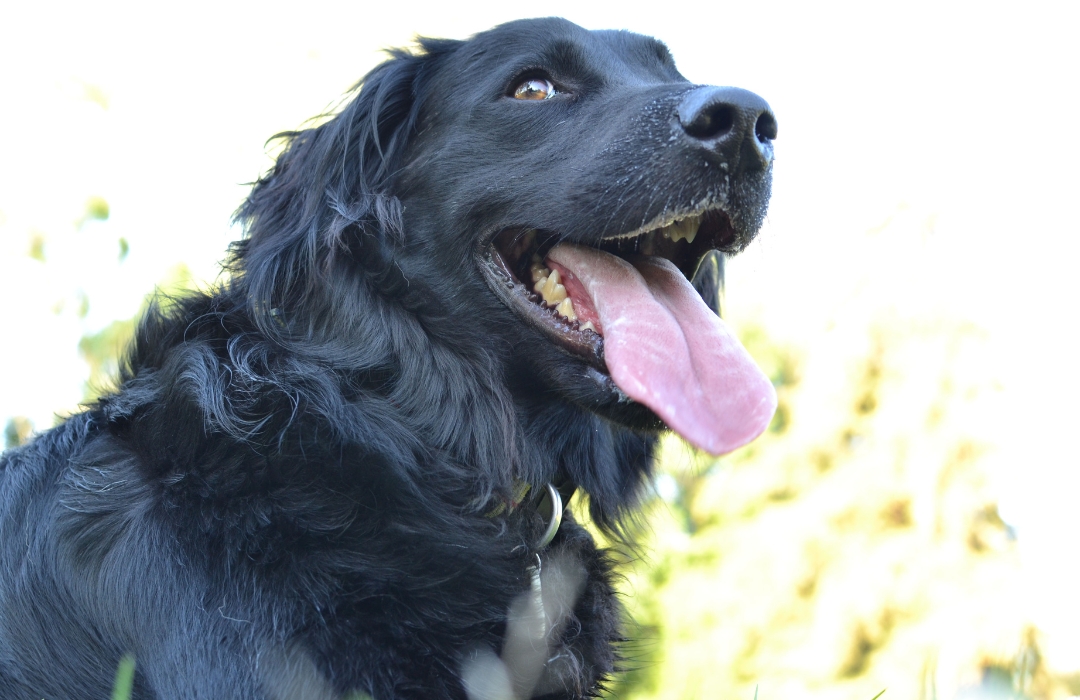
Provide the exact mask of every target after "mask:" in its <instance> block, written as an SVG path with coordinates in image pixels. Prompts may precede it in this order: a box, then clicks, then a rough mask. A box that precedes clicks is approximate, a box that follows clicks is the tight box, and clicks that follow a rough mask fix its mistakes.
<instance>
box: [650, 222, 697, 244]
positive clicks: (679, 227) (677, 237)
mask: <svg viewBox="0 0 1080 700" xmlns="http://www.w3.org/2000/svg"><path fill="white" fill-rule="evenodd" d="M700 224H701V218H700V217H697V216H691V217H688V218H686V219H682V220H680V221H675V222H673V223H670V224H668V225H667V226H665V227H664V228H662V229H660V233H662V234H664V238H668V239H671V240H672V241H675V242H678V241H682V240H685V241H686V242H687V243H693V242H694V239H695V238H697V232H698V226H699V225H700Z"/></svg>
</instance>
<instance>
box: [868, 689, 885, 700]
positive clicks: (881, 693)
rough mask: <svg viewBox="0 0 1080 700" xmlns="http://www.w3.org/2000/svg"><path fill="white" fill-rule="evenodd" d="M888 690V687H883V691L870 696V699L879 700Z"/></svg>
mask: <svg viewBox="0 0 1080 700" xmlns="http://www.w3.org/2000/svg"><path fill="white" fill-rule="evenodd" d="M886 690H888V688H882V689H881V692H880V693H878V694H877V695H875V696H874V697H872V698H870V700H877V699H878V698H880V697H881V696H882V695H884V694H885V691H886Z"/></svg>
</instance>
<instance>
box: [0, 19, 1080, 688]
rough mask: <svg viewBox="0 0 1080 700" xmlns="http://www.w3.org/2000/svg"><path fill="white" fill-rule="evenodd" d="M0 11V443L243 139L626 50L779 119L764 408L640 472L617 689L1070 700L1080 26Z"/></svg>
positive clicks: (166, 256) (1079, 627)
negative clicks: (574, 38) (401, 53)
mask: <svg viewBox="0 0 1080 700" xmlns="http://www.w3.org/2000/svg"><path fill="white" fill-rule="evenodd" d="M13 5H14V4H13V3H9V4H7V5H5V7H4V8H3V9H0V134H2V135H3V139H4V145H3V149H2V151H0V293H2V298H3V300H4V306H3V308H4V311H5V314H4V323H3V324H2V325H0V328H2V332H3V342H2V343H0V362H2V363H3V369H4V371H3V380H2V383H0V423H2V424H3V425H5V426H6V438H7V441H8V443H9V444H14V443H16V442H18V441H19V440H22V439H25V437H26V435H27V434H29V432H30V431H32V430H34V429H38V430H40V429H44V428H47V427H48V426H49V425H51V424H52V423H53V422H54V415H56V414H60V415H63V414H65V413H68V412H71V411H75V410H78V404H79V402H80V401H83V400H85V399H86V398H87V397H89V396H92V395H93V393H94V391H96V388H95V386H88V382H91V376H92V373H93V380H92V384H94V385H96V386H102V385H106V384H107V380H106V379H105V377H106V376H107V375H108V374H109V372H111V371H112V370H113V369H114V367H115V364H114V363H113V361H112V360H111V358H112V357H113V356H114V354H115V352H116V348H117V344H118V343H121V342H122V341H123V339H124V338H125V337H126V333H127V332H129V330H128V329H129V328H130V319H131V317H132V316H133V315H134V314H135V313H136V312H137V311H138V308H139V306H140V304H141V303H142V302H143V299H144V298H145V295H146V294H147V293H148V292H150V291H151V290H152V289H153V288H154V287H155V285H164V286H166V287H173V286H184V285H191V284H198V283H205V282H207V281H212V280H213V279H214V278H215V277H216V275H217V270H216V263H217V261H220V260H221V259H222V257H223V253H224V250H225V246H226V244H227V242H228V241H229V240H231V239H232V238H234V237H236V236H237V235H238V231H236V230H234V229H233V228H231V227H230V224H229V217H230V215H231V213H232V211H233V210H234V209H235V208H236V207H237V205H238V204H239V202H240V201H241V199H242V198H243V196H244V194H245V191H246V188H245V186H244V185H243V184H242V183H245V182H251V181H252V180H254V179H255V178H256V177H257V176H258V175H259V173H260V172H261V171H263V170H264V169H266V168H267V167H268V166H269V164H270V162H271V161H270V156H269V155H267V153H266V151H265V150H264V143H265V141H266V139H267V138H268V137H269V136H270V135H272V134H274V133H276V132H278V131H282V130H285V129H291V128H295V127H297V126H300V125H301V124H302V123H303V122H304V121H305V120H306V119H308V118H310V117H312V116H315V115H316V114H319V113H321V112H323V111H325V110H326V109H327V108H328V107H331V106H332V105H333V104H335V103H336V101H337V99H338V98H339V96H340V95H341V94H342V93H344V92H345V91H346V90H347V89H348V88H349V87H350V86H351V85H352V84H353V83H355V82H356V80H357V79H358V78H360V77H361V76H362V75H363V74H364V73H365V72H366V71H367V70H368V69H369V68H371V67H372V66H373V65H374V64H375V63H376V62H378V61H379V60H380V53H379V50H380V49H381V48H384V47H389V46H399V45H406V44H409V43H410V42H411V41H412V38H413V37H414V36H415V35H416V34H422V35H430V36H450V37H459V38H464V37H467V36H468V35H470V34H472V33H474V32H476V31H480V30H483V29H486V28H488V27H490V26H492V25H494V24H497V23H499V22H502V21H505V20H508V19H513V18H518V17H523V16H534V15H548V14H553V15H562V16H565V17H567V18H569V19H571V20H573V21H575V22H577V23H579V24H581V25H583V26H585V27H588V28H626V29H631V30H634V31H637V32H641V33H646V34H651V35H654V36H657V37H658V38H660V39H662V40H664V41H665V42H666V43H667V44H668V45H669V47H670V48H671V50H672V53H673V54H674V55H675V58H676V60H677V62H678V64H679V67H680V69H681V70H682V72H683V74H684V75H686V76H687V77H688V78H690V79H691V80H693V81H695V82H701V83H714V84H721V85H729V84H730V85H738V86H741V87H746V88H749V89H751V90H754V91H755V92H758V93H759V94H761V95H762V96H764V97H765V98H766V99H767V100H769V101H770V103H771V104H772V106H773V108H774V109H775V111H776V113H777V116H778V120H779V124H780V130H779V139H778V140H777V153H778V159H777V163H776V174H775V188H774V195H773V205H772V208H771V211H770V216H769V219H768V222H767V224H766V226H765V229H764V230H763V232H762V234H761V236H760V238H759V240H758V242H756V243H755V244H754V245H753V246H752V247H751V248H750V249H749V250H748V251H747V252H746V253H744V254H743V255H742V256H740V257H739V258H737V259H735V260H733V261H731V263H730V264H729V276H728V298H727V301H728V304H727V308H728V314H729V316H730V318H731V319H732V321H733V323H734V324H735V325H736V327H737V328H738V329H739V331H740V333H741V335H742V337H743V338H744V340H745V342H746V343H747V345H748V346H749V347H750V349H751V351H752V352H753V353H754V354H755V355H756V356H757V357H758V358H759V360H760V361H761V363H762V364H763V365H764V366H765V367H766V369H767V370H768V371H769V372H770V374H771V375H772V376H773V378H774V381H776V382H777V384H778V387H779V393H780V396H781V412H780V418H778V420H777V422H776V423H774V426H773V429H772V430H771V431H770V432H769V433H768V434H767V435H766V436H764V437H763V438H762V439H761V440H759V441H758V442H757V443H755V444H754V445H752V446H751V447H749V448H747V449H745V450H743V451H742V452H740V453H738V454H735V455H731V456H729V457H726V458H723V459H721V460H718V461H716V460H710V459H705V458H702V457H701V456H698V455H694V454H691V452H690V451H689V450H688V449H687V448H686V447H685V446H684V445H682V444H681V443H678V442H677V441H674V440H671V441H669V442H668V443H666V445H665V460H664V468H663V470H662V473H661V474H660V476H659V477H658V479H657V483H656V491H657V496H656V498H655V499H654V501H653V504H652V505H651V507H650V518H649V523H650V526H649V528H648V530H647V531H646V532H645V533H644V534H643V537H644V539H645V541H646V542H647V547H646V551H645V553H644V555H643V557H642V558H641V559H639V560H638V561H635V562H631V563H629V564H628V569H627V580H626V588H627V592H628V593H629V596H628V598H627V601H628V604H629V606H630V607H631V609H632V610H633V613H634V615H635V620H636V622H635V623H634V636H635V637H637V638H638V640H639V641H638V642H637V643H635V644H634V645H633V646H632V647H630V648H629V649H628V655H629V657H630V663H631V665H632V666H633V667H634V669H635V670H634V671H633V672H632V673H631V674H630V675H629V676H627V678H626V679H625V680H624V681H623V682H622V683H620V684H619V685H618V686H617V687H616V689H615V693H616V694H617V695H618V697H623V698H633V699H641V700H644V699H645V698H680V699H685V698H744V699H746V700H749V699H750V698H752V697H754V693H755V688H756V689H757V692H758V697H760V698H761V699H762V700H772V699H777V698H814V699H818V698H820V699H822V700H824V699H831V698H837V699H840V698H852V699H853V700H870V699H871V698H873V697H874V696H875V695H876V694H877V693H878V692H879V691H881V690H882V689H885V690H886V692H885V694H884V695H883V696H882V698H884V699H885V700H888V699H889V698H905V699H907V698H919V699H922V700H930V699H931V698H941V699H942V700H945V699H952V698H987V699H989V698H1007V697H1016V698H1032V699H1034V698H1039V699H1042V698H1066V697H1072V696H1080V604H1078V602H1077V590H1078V589H1080V573H1078V572H1080V564H1078V562H1077V554H1076V552H1077V544H1076V542H1077V535H1078V534H1080V517H1078V513H1080V509H1078V507H1077V505H1078V486H1080V477H1078V476H1077V467H1078V466H1080V460H1078V458H1077V452H1076V450H1075V449H1074V448H1073V442H1074V437H1073V435H1074V434H1073V433H1072V432H1071V431H1072V430H1073V429H1074V426H1075V425H1076V424H1077V418H1078V417H1080V416H1078V413H1080V411H1078V410H1077V408H1076V397H1077V388H1078V385H1080V381H1078V379H1077V372H1076V369H1075V359H1074V358H1075V356H1076V350H1075V347H1076V345H1075V336H1076V334H1075V333H1074V331H1073V327H1072V326H1073V323H1074V320H1075V318H1076V313H1075V312H1072V311H1070V310H1069V309H1070V308H1071V307H1072V303H1074V302H1070V301H1069V299H1073V300H1075V299H1076V297H1077V295H1076V292H1075V291H1074V284H1075V274H1074V273H1073V268H1074V266H1075V264H1076V259H1077V252H1078V250H1080V244H1078V240H1080V236H1078V234H1080V224H1078V223H1077V221H1078V217H1077V216H1076V215H1075V214H1074V212H1073V209H1074V208H1075V207H1076V201H1077V198H1078V194H1077V193H1078V192H1080V175H1078V174H1077V173H1078V166H1077V161H1078V158H1080V136H1078V134H1077V128H1076V124H1077V123H1080V97H1078V90H1077V85H1078V78H1077V70H1078V68H1080V41H1078V39H1077V34H1078V32H1080V5H1077V3H1075V2H1064V1H1063V2H1058V3H1038V2H1036V3H1025V4H1024V5H1023V6H1022V7H1021V5H1020V4H1000V3H989V2H981V3H959V2H956V3H953V2H938V3H923V2H902V3H900V2H892V3H837V2H833V3H815V2H786V3H785V2H780V3H767V4H764V3H752V2H743V3H734V2H730V3H708V4H705V3H700V4H688V3H667V4H664V3H650V4H644V3H643V4H640V5H630V4H624V5H614V4H600V3H590V2H584V1H582V0H577V1H575V2H548V3H544V4H542V5H529V6H524V5H521V4H511V3H481V2H476V3H457V4H435V3H424V2H420V3H416V2H413V3H380V4H376V3H374V2H352V3H331V2H307V3H301V4H287V5H286V4H275V3H272V2H262V3H253V2H252V3H229V4H220V5H219V4H216V3H204V2H192V3H185V4H173V5H169V6H165V5H151V4H146V3H127V4H125V3H120V2H111V3H69V4H65V3H39V4H30V3H23V4H21V5H20V6H18V7H14V6H13ZM1070 319H1073V320H1070Z"/></svg>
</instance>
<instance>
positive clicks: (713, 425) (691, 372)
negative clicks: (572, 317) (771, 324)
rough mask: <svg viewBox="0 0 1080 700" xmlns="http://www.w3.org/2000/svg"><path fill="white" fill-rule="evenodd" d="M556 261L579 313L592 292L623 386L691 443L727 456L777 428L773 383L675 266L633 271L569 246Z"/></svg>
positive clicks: (637, 264) (652, 263)
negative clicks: (772, 424)
mask: <svg viewBox="0 0 1080 700" xmlns="http://www.w3.org/2000/svg"><path fill="white" fill-rule="evenodd" d="M548 260H549V261H550V262H553V263H555V266H558V267H559V268H561V270H560V274H562V276H563V278H564V284H565V286H566V289H567V291H568V292H570V297H571V299H573V301H574V303H575V305H576V304H578V299H576V298H574V297H575V296H577V295H580V294H581V293H582V292H584V293H585V294H587V295H588V297H589V298H590V299H591V302H592V306H593V307H594V308H595V309H596V312H597V314H598V315H599V317H600V325H601V330H602V332H603V335H604V357H605V359H606V361H607V366H608V372H610V374H611V378H612V380H614V382H615V384H616V385H618V387H619V388H620V389H622V390H623V391H625V392H626V393H627V395H628V396H630V398H632V399H634V400H635V401H638V402H639V403H643V404H645V405H646V406H648V407H649V408H651V409H652V410H653V412H654V413H656V415H658V416H660V418H661V419H663V421H664V422H665V423H667V425H668V426H669V427H670V428H671V429H672V430H674V431H675V432H677V433H678V434H679V435H682V436H683V437H684V438H685V439H686V440H687V441H688V442H690V443H691V444H693V445H694V446H696V447H699V448H701V449H703V450H705V451H706V452H710V453H712V454H724V453H726V452H731V451H732V450H734V449H736V448H738V447H741V446H743V445H745V444H746V443H748V442H750V441H751V440H753V439H754V438H756V437H757V436H758V435H760V434H761V432H762V431H763V430H765V428H766V427H767V426H768V425H769V421H770V420H771V419H772V415H773V412H774V411H775V410H776V390H775V389H773V385H772V383H771V382H770V381H769V378H768V377H766V376H765V374H764V373H763V372H762V371H761V369H759V368H758V366H757V365H756V364H755V363H754V360H753V359H752V358H751V357H750V354H749V353H748V352H746V348H744V347H743V346H742V344H741V343H739V341H738V340H737V339H736V338H735V335H734V334H733V333H732V332H731V330H730V329H729V328H728V327H727V325H726V324H725V323H724V322H723V321H721V320H720V319H719V318H718V317H717V316H716V314H714V313H713V312H712V311H711V310H710V309H709V307H707V306H706V305H705V302H703V301H702V300H701V297H700V296H699V295H698V293H697V291H696V290H695V289H694V287H693V286H692V285H691V284H690V283H689V282H688V281H687V280H686V278H685V277H683V275H682V273H681V272H679V270H678V268H676V267H675V265H673V264H672V263H671V262H669V261H667V260H665V259H663V258H656V257H645V256H642V257H640V258H638V259H637V260H635V261H634V263H633V264H631V263H629V262H627V261H626V260H623V259H622V258H618V257H615V256H614V255H610V254H608V253H604V252H602V251H599V250H595V249H593V248H585V247H583V246H579V245H572V244H567V243H563V244H560V245H558V246H556V247H554V248H552V249H551V252H550V253H548ZM549 266H550V265H549ZM564 273H565V274H564ZM575 292H576V293H577V294H575ZM579 298H580V296H579Z"/></svg>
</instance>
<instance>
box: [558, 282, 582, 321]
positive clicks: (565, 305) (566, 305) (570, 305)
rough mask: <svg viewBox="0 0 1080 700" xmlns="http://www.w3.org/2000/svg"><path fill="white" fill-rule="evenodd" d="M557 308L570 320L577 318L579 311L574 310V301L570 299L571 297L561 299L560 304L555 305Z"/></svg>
mask: <svg viewBox="0 0 1080 700" xmlns="http://www.w3.org/2000/svg"><path fill="white" fill-rule="evenodd" d="M559 286H560V287H561V286H562V285H559ZM555 310H556V311H557V312H559V314H560V315H561V316H564V317H565V318H566V319H567V320H569V321H576V320H577V313H575V312H574V302H572V301H570V297H567V298H565V299H563V300H562V301H560V302H559V305H558V306H556V307H555Z"/></svg>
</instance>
